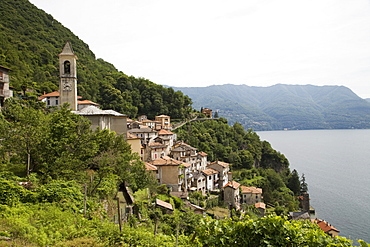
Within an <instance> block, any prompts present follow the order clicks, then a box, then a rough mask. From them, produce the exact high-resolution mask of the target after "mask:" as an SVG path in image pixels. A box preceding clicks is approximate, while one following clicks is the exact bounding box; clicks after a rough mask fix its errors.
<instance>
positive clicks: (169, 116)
mask: <svg viewBox="0 0 370 247" xmlns="http://www.w3.org/2000/svg"><path fill="white" fill-rule="evenodd" d="M157 117H163V118H164V117H168V118H169V117H170V116H167V115H159V116H156V118H157Z"/></svg>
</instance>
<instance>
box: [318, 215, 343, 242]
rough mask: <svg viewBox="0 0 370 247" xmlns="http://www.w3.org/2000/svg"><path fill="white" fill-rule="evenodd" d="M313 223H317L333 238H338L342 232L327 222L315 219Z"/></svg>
mask: <svg viewBox="0 0 370 247" xmlns="http://www.w3.org/2000/svg"><path fill="white" fill-rule="evenodd" d="M313 222H314V223H316V224H317V225H318V226H319V227H320V229H321V230H323V231H324V232H325V233H326V234H328V235H330V236H331V237H333V238H334V237H338V234H339V232H340V231H339V230H338V229H337V228H335V227H334V226H332V225H331V224H329V223H328V222H326V221H325V220H320V219H315V220H313Z"/></svg>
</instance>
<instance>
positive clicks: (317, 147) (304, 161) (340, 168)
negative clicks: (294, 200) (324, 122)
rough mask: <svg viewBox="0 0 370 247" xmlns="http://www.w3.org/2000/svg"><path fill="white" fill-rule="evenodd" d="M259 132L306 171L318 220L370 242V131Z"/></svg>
mask: <svg viewBox="0 0 370 247" xmlns="http://www.w3.org/2000/svg"><path fill="white" fill-rule="evenodd" d="M257 133H258V135H259V136H260V137H261V140H266V141H268V142H269V143H270V144H271V145H272V147H273V148H274V149H276V150H278V151H280V152H281V153H283V154H284V155H285V156H286V157H287V158H288V160H289V162H290V168H291V170H293V169H296V170H297V171H298V173H299V174H300V176H301V175H302V173H304V174H305V178H306V182H307V183H308V190H309V191H308V192H309V193H310V198H311V201H310V202H311V206H313V207H314V208H315V209H316V217H317V218H320V219H323V220H326V221H327V222H329V223H330V224H332V225H333V226H334V227H336V228H337V229H338V230H340V233H339V235H340V236H344V237H347V238H350V239H352V240H357V239H363V240H365V241H366V242H367V243H370V130H368V129H367V130H302V131H260V132H257Z"/></svg>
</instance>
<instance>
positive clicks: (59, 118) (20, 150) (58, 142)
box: [0, 98, 149, 195]
mask: <svg viewBox="0 0 370 247" xmlns="http://www.w3.org/2000/svg"><path fill="white" fill-rule="evenodd" d="M34 104H36V108H35V106H34ZM39 104H40V103H38V102H32V101H20V100H17V99H15V98H12V99H9V100H7V101H6V105H5V107H4V108H3V109H2V111H1V113H0V130H1V131H0V140H2V141H1V145H0V170H3V171H10V172H13V173H14V174H17V175H19V176H29V175H30V173H31V172H32V173H34V174H37V178H38V179H40V180H41V181H42V182H43V183H48V182H53V181H55V180H68V181H69V180H75V181H78V182H79V183H86V184H87V185H88V192H89V194H90V195H98V194H99V192H102V191H104V192H105V194H109V193H108V192H109V191H110V192H112V191H115V188H116V187H117V186H118V184H120V183H122V182H128V183H130V184H131V186H132V188H133V189H134V190H135V189H139V188H143V187H145V186H147V182H148V181H149V177H148V178H146V176H145V167H144V164H143V163H142V162H141V161H140V159H139V157H138V156H136V155H134V154H131V149H130V146H129V144H127V142H126V141H125V140H124V137H123V136H116V135H115V134H114V133H113V132H110V131H108V130H99V131H92V130H91V129H90V123H89V121H88V120H87V119H86V118H84V117H82V116H79V115H77V114H73V113H71V112H70V110H69V109H68V108H66V107H62V108H61V109H51V110H50V111H48V112H46V111H45V110H43V109H42V108H41V107H37V105H39ZM132 170H135V173H132V172H130V171H132ZM135 176H137V177H135ZM102 194H104V193H102Z"/></svg>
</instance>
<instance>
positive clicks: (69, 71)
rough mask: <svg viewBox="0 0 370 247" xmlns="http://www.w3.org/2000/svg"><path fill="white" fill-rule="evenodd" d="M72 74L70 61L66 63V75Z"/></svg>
mask: <svg viewBox="0 0 370 247" xmlns="http://www.w3.org/2000/svg"><path fill="white" fill-rule="evenodd" d="M70 73H71V63H70V62H69V61H65V62H64V74H70Z"/></svg>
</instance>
